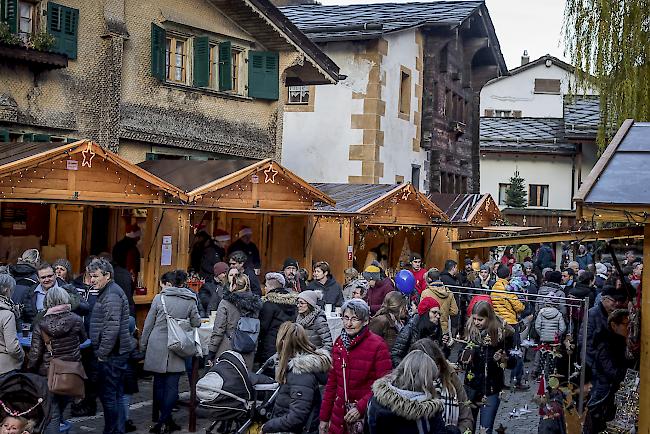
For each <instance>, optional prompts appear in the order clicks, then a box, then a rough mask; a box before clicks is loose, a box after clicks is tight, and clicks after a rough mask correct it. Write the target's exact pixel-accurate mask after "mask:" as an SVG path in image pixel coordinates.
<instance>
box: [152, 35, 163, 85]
mask: <svg viewBox="0 0 650 434" xmlns="http://www.w3.org/2000/svg"><path fill="white" fill-rule="evenodd" d="M166 39H167V34H166V32H165V29H163V28H162V27H160V26H157V25H155V24H154V23H151V75H153V76H154V77H156V78H157V79H158V80H161V81H164V80H165V77H166V75H167V74H165V66H166V65H165V57H166V55H165V44H166Z"/></svg>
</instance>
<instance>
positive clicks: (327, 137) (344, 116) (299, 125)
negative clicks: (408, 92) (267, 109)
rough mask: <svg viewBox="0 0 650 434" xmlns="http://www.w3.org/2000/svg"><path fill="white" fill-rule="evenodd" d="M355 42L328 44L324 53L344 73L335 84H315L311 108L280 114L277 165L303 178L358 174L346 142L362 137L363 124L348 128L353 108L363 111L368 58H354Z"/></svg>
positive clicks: (342, 178)
mask: <svg viewBox="0 0 650 434" xmlns="http://www.w3.org/2000/svg"><path fill="white" fill-rule="evenodd" d="M354 50H355V45H353V44H347V43H346V44H328V46H327V50H326V53H327V55H328V56H330V58H331V59H332V60H334V62H335V63H336V64H337V65H338V66H339V67H340V68H341V74H345V75H347V76H348V78H347V79H346V80H344V81H342V82H340V83H339V84H337V85H323V86H316V87H315V89H316V91H315V95H313V96H312V98H314V111H313V112H286V113H285V114H284V127H283V140H282V142H283V143H282V165H284V166H285V167H287V168H288V169H290V170H292V171H293V172H295V173H296V174H297V175H298V176H301V177H302V178H304V179H305V180H306V181H308V182H339V183H346V182H348V175H361V161H350V160H348V154H349V146H350V145H351V144H357V143H362V139H363V130H357V129H352V128H351V119H352V114H353V113H363V100H353V99H352V92H365V90H366V87H367V85H368V73H369V72H370V68H371V66H372V65H371V64H370V63H369V62H362V63H359V62H355V60H354Z"/></svg>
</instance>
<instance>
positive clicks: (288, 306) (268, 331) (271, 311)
mask: <svg viewBox="0 0 650 434" xmlns="http://www.w3.org/2000/svg"><path fill="white" fill-rule="evenodd" d="M297 299H298V294H296V293H295V292H290V291H287V290H286V289H274V290H273V291H271V292H269V293H268V294H266V296H264V297H263V300H264V305H263V306H262V311H261V312H260V344H259V345H258V347H257V357H258V361H260V362H262V363H263V362H265V361H266V360H267V359H268V358H269V357H271V356H272V355H273V354H275V338H276V337H277V335H278V330H279V329H280V326H281V325H282V323H283V322H285V321H291V322H293V321H295V320H296V316H297V315H298V310H297V308H296V300H297Z"/></svg>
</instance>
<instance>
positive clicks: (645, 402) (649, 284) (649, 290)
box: [638, 223, 650, 434]
mask: <svg viewBox="0 0 650 434" xmlns="http://www.w3.org/2000/svg"><path fill="white" fill-rule="evenodd" d="M646 261H650V224H647V223H646V225H645V227H644V231H643V262H644V263H649V264H650V262H646ZM641 283H642V290H641V312H646V314H645V315H642V316H641V365H640V367H639V375H640V376H641V378H640V381H641V383H640V390H639V409H641V411H640V412H639V431H638V432H639V433H643V434H648V433H650V412H648V411H645V410H643V409H648V408H650V316H649V315H648V314H647V313H648V312H650V267H643V278H642V279H641Z"/></svg>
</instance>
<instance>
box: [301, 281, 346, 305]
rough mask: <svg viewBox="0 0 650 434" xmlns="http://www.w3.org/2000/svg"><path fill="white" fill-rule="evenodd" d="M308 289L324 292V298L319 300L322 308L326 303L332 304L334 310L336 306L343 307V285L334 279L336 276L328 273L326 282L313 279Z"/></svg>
mask: <svg viewBox="0 0 650 434" xmlns="http://www.w3.org/2000/svg"><path fill="white" fill-rule="evenodd" d="M307 289H309V290H312V291H321V292H322V293H323V298H321V299H320V300H318V305H319V306H320V307H321V308H322V307H323V306H325V305H326V304H331V305H332V310H334V308H335V307H341V306H342V305H343V290H342V289H341V285H339V284H338V282H337V281H336V279H334V276H329V275H328V276H327V280H326V281H325V284H322V283H320V282H319V281H317V280H312V281H311V282H309V284H308V285H307Z"/></svg>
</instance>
